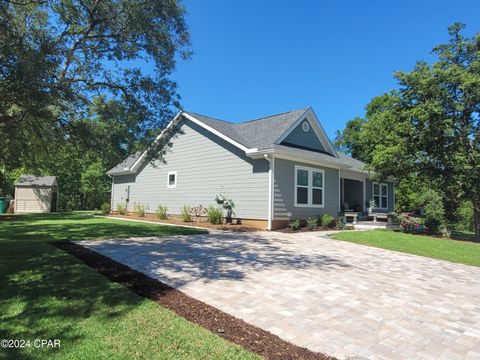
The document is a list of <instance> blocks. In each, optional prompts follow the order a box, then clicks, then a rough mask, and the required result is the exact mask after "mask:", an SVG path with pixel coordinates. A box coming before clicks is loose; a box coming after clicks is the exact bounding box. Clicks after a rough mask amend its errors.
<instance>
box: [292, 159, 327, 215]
mask: <svg viewBox="0 0 480 360" xmlns="http://www.w3.org/2000/svg"><path fill="white" fill-rule="evenodd" d="M324 176H325V174H324V171H323V170H320V169H313V168H304V167H300V166H295V206H297V207H323V201H324Z"/></svg>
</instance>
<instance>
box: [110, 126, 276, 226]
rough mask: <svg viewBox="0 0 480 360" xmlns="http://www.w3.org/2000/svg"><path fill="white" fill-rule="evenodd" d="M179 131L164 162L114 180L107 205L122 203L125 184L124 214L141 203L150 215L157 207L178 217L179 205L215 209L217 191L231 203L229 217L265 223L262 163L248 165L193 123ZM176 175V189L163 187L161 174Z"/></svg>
mask: <svg viewBox="0 0 480 360" xmlns="http://www.w3.org/2000/svg"><path fill="white" fill-rule="evenodd" d="M180 128H181V132H183V133H180V134H179V135H178V136H177V137H175V138H173V139H172V140H171V143H172V147H171V149H170V150H169V151H168V152H167V154H166V155H165V156H164V160H165V163H163V164H159V163H157V164H156V165H155V166H153V165H152V164H150V163H148V164H146V165H144V167H143V168H142V169H141V170H140V171H139V173H138V174H137V175H136V176H118V177H115V183H114V186H113V188H114V189H113V191H114V195H113V203H114V204H113V206H114V207H115V206H116V204H117V203H118V202H119V201H125V192H126V187H127V186H128V185H130V201H129V210H130V211H132V210H133V205H134V203H142V204H144V205H145V206H146V208H147V212H149V213H153V212H155V209H156V208H157V206H158V205H165V206H167V207H168V212H169V213H170V214H175V215H176V214H180V209H181V207H182V206H183V205H189V206H197V205H203V206H208V205H216V204H215V201H214V198H215V196H216V195H218V194H220V193H221V192H222V193H223V194H224V195H226V196H227V197H228V198H231V199H232V200H233V201H234V202H235V205H236V207H235V216H236V217H239V218H244V219H262V220H266V219H267V218H268V185H269V184H268V170H269V163H268V161H266V160H264V159H259V160H253V159H250V158H248V157H247V156H246V155H245V153H244V152H243V151H242V150H240V149H238V148H237V147H235V146H233V145H231V144H230V143H228V142H226V141H224V140H223V139H221V138H219V137H217V136H216V135H214V134H212V133H210V132H208V131H207V130H205V129H204V128H202V127H200V126H198V125H197V124H195V123H193V122H191V121H189V120H183V121H182V123H181V124H180ZM169 171H176V172H177V186H176V188H174V189H169V188H167V173H168V172H169Z"/></svg>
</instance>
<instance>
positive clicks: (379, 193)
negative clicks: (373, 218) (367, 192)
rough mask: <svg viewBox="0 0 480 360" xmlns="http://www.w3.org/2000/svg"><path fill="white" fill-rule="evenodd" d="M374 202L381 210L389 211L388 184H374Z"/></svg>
mask: <svg viewBox="0 0 480 360" xmlns="http://www.w3.org/2000/svg"><path fill="white" fill-rule="evenodd" d="M373 201H375V206H376V207H377V208H379V209H388V184H385V183H373Z"/></svg>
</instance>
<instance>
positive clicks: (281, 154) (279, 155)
mask: <svg viewBox="0 0 480 360" xmlns="http://www.w3.org/2000/svg"><path fill="white" fill-rule="evenodd" d="M265 154H267V155H270V154H272V155H275V158H276V159H285V160H291V161H296V162H299V163H304V164H312V165H318V166H324V167H329V168H333V169H350V168H351V165H340V164H338V163H336V162H329V161H321V160H315V159H309V158H304V157H301V156H295V155H294V154H291V153H288V152H285V151H282V150H279V149H265V150H260V151H255V152H254V151H251V152H247V155H248V156H249V157H251V158H252V159H262V158H263V157H264V155H265Z"/></svg>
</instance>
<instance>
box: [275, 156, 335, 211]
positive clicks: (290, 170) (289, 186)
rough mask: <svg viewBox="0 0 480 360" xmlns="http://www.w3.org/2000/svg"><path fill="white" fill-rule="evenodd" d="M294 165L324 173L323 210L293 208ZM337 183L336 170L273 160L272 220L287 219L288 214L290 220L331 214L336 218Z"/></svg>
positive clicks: (316, 208)
mask: <svg viewBox="0 0 480 360" xmlns="http://www.w3.org/2000/svg"><path fill="white" fill-rule="evenodd" d="M295 165H300V166H305V167H309V168H316V169H322V170H324V171H325V181H324V187H325V188H324V192H325V197H324V202H325V206H324V207H323V208H318V207H315V208H313V207H312V208H309V207H295V206H294V205H295V204H294V201H295V197H294V196H295V195H294V193H295ZM339 196H340V194H339V182H338V170H336V169H331V168H327V167H320V166H315V165H310V164H304V163H299V162H294V161H290V160H284V159H277V158H276V159H275V171H274V206H273V209H274V215H273V216H274V219H278V220H282V219H288V212H290V213H291V218H292V219H306V218H308V217H309V216H318V215H320V214H325V213H328V214H331V215H332V216H337V215H338V212H339V206H340V200H339Z"/></svg>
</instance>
